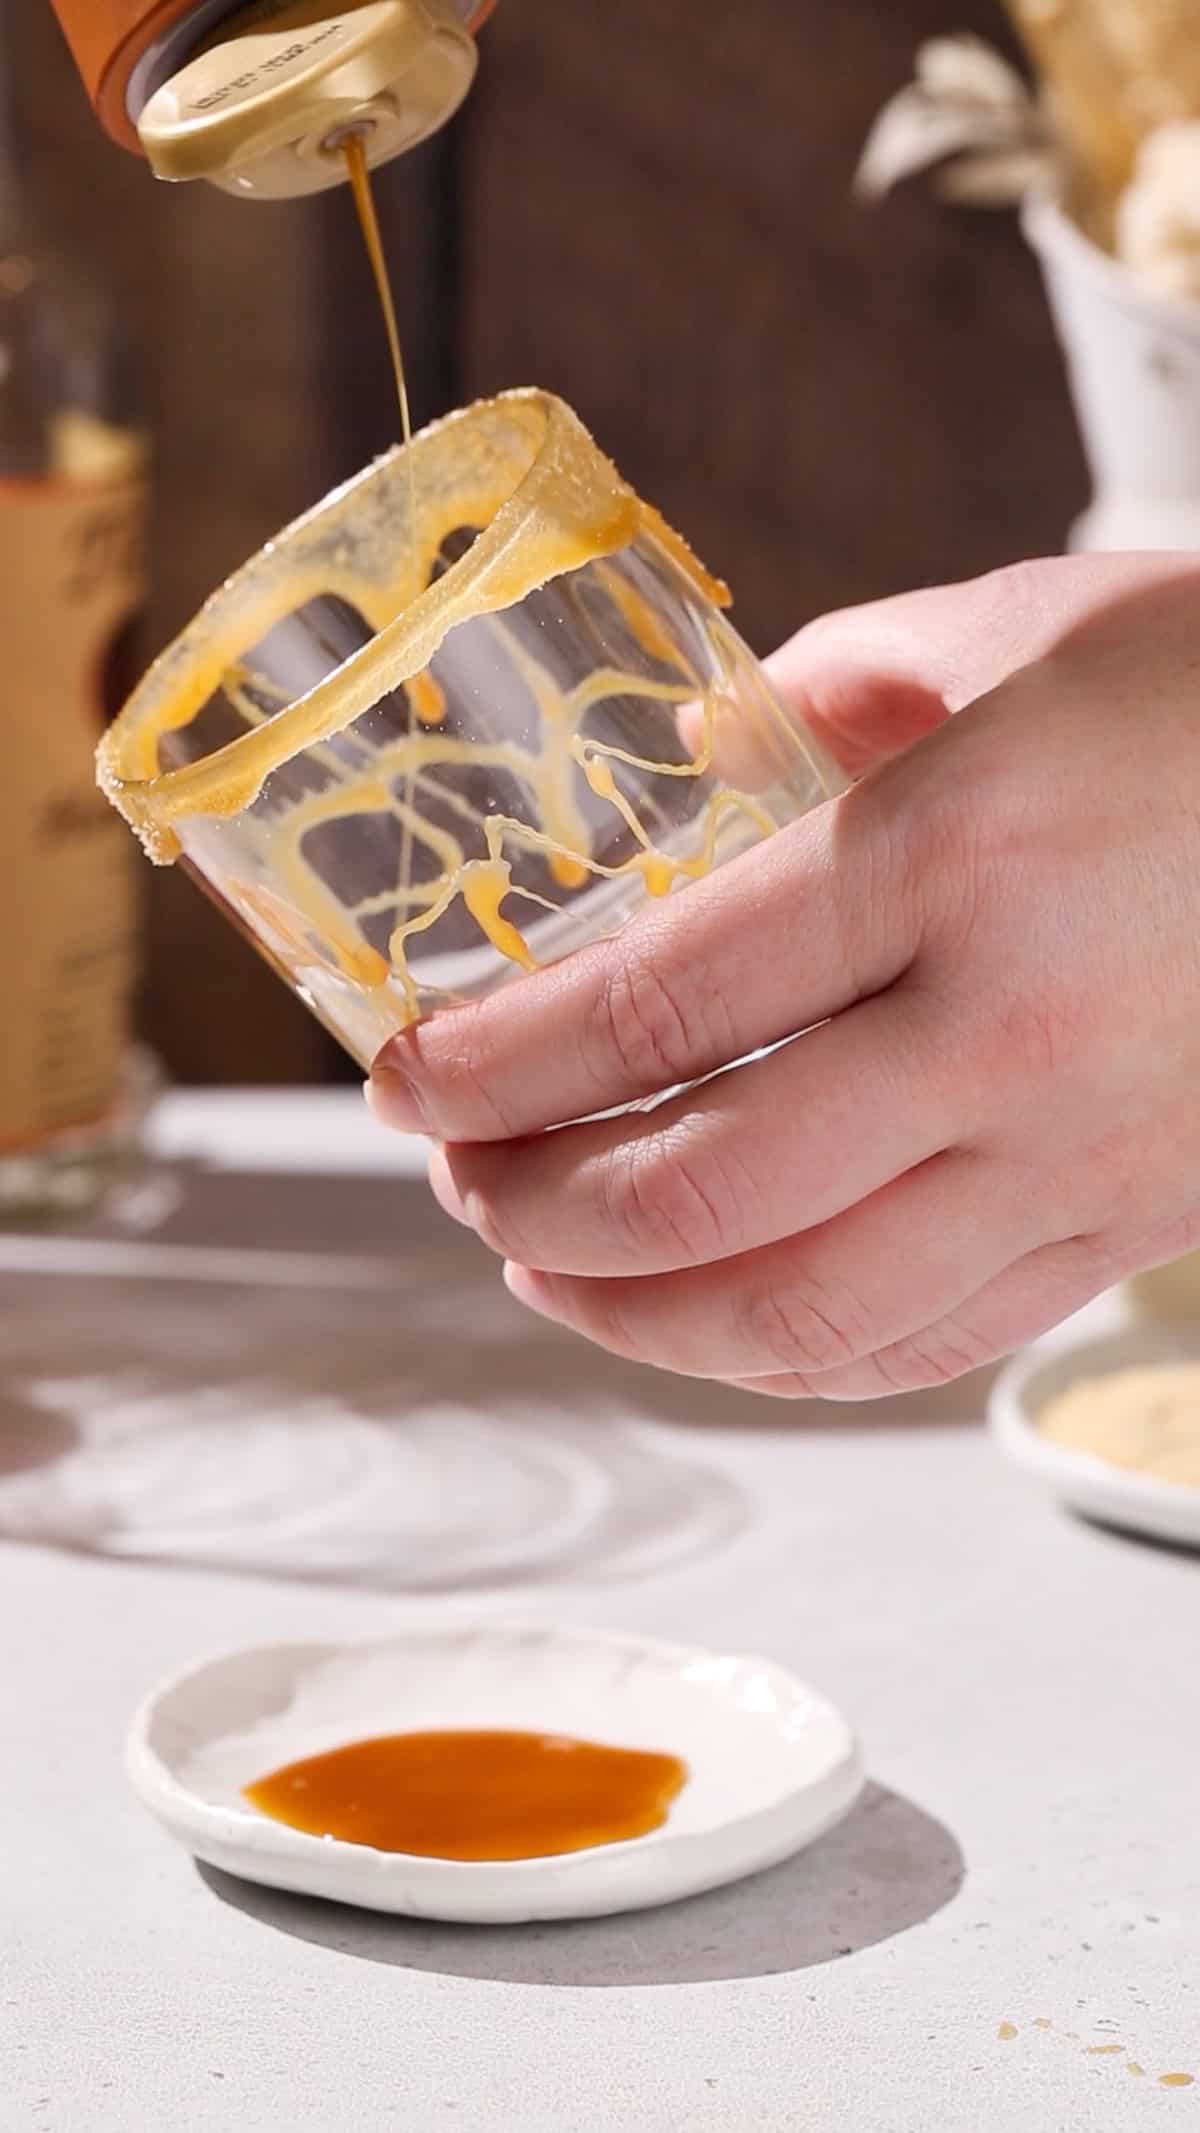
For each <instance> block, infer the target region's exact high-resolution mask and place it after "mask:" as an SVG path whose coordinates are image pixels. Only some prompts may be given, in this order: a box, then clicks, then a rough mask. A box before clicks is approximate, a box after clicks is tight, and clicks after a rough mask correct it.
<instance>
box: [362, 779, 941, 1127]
mask: <svg viewBox="0 0 1200 2133" xmlns="http://www.w3.org/2000/svg"><path fill="white" fill-rule="evenodd" d="M905 872H906V868H905V861H904V858H903V855H902V852H901V849H900V846H899V843H898V840H896V838H895V837H894V835H893V834H892V831H891V829H890V826H889V824H888V822H887V819H886V816H885V814H884V813H883V811H881V810H880V809H878V808H876V807H874V806H873V805H872V804H871V803H870V802H869V800H868V798H867V796H865V795H861V794H855V793H851V794H848V795H847V796H846V797H845V798H844V799H843V800H841V801H839V802H837V803H836V804H835V805H833V806H829V807H823V808H820V809H818V810H816V811H815V812H814V813H812V814H810V815H807V816H805V817H804V819H803V820H802V821H800V822H796V823H793V824H792V825H791V826H790V827H789V828H787V829H782V830H780V831H779V832H778V833H777V834H776V835H775V836H773V837H770V838H768V839H767V840H766V842H765V843H763V844H761V845H758V846H756V847H755V848H754V849H753V850H752V851H749V852H746V853H745V854H743V855H742V857H740V858H738V859H735V860H733V861H731V862H730V863H729V865H728V866H725V867H721V868H719V869H718V871H717V872H716V873H715V874H713V875H711V876H710V877H709V878H708V879H707V880H705V881H701V882H697V883H696V884H695V885H694V886H692V887H690V888H689V889H688V890H687V892H686V894H685V895H683V896H679V897H670V898H668V899H667V900H666V901H665V902H664V903H662V904H660V905H657V906H655V907H652V908H651V909H648V910H645V911H643V912H641V913H640V914H639V915H638V917H637V918H636V919H634V921H633V922H632V923H631V924H630V925H628V926H627V927H626V928H625V929H624V931H623V932H622V933H621V934H620V935H619V937H618V938H617V939H615V940H612V941H603V942H599V943H597V944H596V945H595V946H594V947H593V948H590V949H583V950H581V951H580V952H579V954H577V955H574V956H571V957H568V958H567V959H566V960H565V961H564V962H562V963H560V964H557V965H555V966H554V967H553V968H551V969H548V970H544V971H539V972H536V973H534V974H533V975H531V976H529V977H527V978H524V979H522V980H521V982H520V983H519V984H514V985H511V986H507V987H505V988H504V989H503V990H502V991H501V992H499V993H497V994H495V995H493V997H492V998H491V999H489V1000H486V1001H483V1002H480V1003H479V1004H478V1005H476V1006H471V1007H465V1008H457V1009H452V1010H448V1011H446V1012H445V1013H442V1014H439V1015H435V1016H434V1017H433V1018H432V1019H431V1020H430V1021H428V1022H423V1023H419V1024H418V1025H417V1026H416V1027H415V1028H413V1029H411V1030H406V1031H405V1032H404V1033H403V1034H402V1035H401V1036H399V1037H395V1038H393V1039H392V1040H391V1041H390V1043H388V1044H387V1045H385V1046H384V1048H383V1050H382V1052H381V1053H380V1055H379V1057H378V1059H377V1060H376V1062H375V1067H374V1072H373V1077H372V1092H371V1096H372V1105H373V1108H374V1109H375V1110H376V1111H377V1113H378V1114H379V1115H380V1116H381V1117H382V1119H383V1120H384V1122H385V1123H386V1124H389V1125H393V1126H396V1127H398V1128H400V1129H401V1130H403V1131H408V1132H425V1133H431V1134H433V1135H434V1136H435V1137H436V1138H438V1139H440V1140H448V1141H490V1140H500V1139H511V1138H516V1137H518V1136H521V1135H525V1134H532V1133H537V1132H539V1131H541V1130H542V1129H543V1128H544V1127H547V1126H552V1125H561V1124H563V1123H565V1122H566V1121H568V1120H571V1119H578V1118H582V1117H587V1116H589V1115H591V1114H594V1113H596V1112H599V1111H605V1110H609V1109H613V1108H615V1107H616V1106H618V1105H620V1104H628V1103H632V1102H634V1101H636V1100H637V1099H638V1098H641V1097H646V1096H651V1095H654V1094H656V1093H658V1092H660V1091H662V1090H664V1089H670V1088H672V1087H674V1086H676V1085H677V1084H679V1083H681V1082H687V1081H691V1080H694V1079H697V1078H699V1077H701V1076H703V1075H706V1074H711V1073H714V1072H715V1071H716V1070H717V1068H719V1067H723V1066H728V1065H730V1064H732V1063H733V1062H734V1061H735V1060H737V1059H739V1058H744V1057H745V1056H746V1055H747V1054H748V1053H750V1052H753V1051H756V1050H758V1049H759V1048H760V1047H761V1046H763V1045H768V1044H774V1043H776V1042H778V1041H779V1040H781V1039H783V1038H785V1037H790V1036H794V1035H795V1034H796V1033H797V1032H798V1031H800V1030H803V1029H805V1028H809V1027H811V1026H812V1025H813V1024H814V1023H817V1022H821V1021H823V1020H824V1019H825V1018H826V1017H828V1016H830V1015H834V1014H837V1013H838V1012H839V1011H840V1010H841V1009H843V1008H845V1007H847V1006H849V1005H851V1004H852V1003H853V1002H855V1001H856V1000H860V999H862V998H864V997H866V996H867V995H869V994H872V993H876V992H879V991H880V990H882V989H883V988H884V987H885V986H887V985H889V984H890V983H891V982H892V980H893V979H894V978H896V977H897V976H898V975H899V974H900V972H901V971H903V970H904V969H905V967H906V966H907V964H908V963H909V961H910V960H911V958H912V956H913V954H914V953H915V950H916V946H917V942H918V939H919V935H920V921H919V916H918V912H917V907H916V902H915V897H914V895H913V893H912V891H911V889H910V887H909V885H908V883H907V881H906V878H905Z"/></svg>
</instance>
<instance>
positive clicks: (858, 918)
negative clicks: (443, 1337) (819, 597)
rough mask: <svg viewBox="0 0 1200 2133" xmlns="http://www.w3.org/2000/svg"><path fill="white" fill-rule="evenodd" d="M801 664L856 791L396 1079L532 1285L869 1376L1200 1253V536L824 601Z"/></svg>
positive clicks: (990, 1350) (703, 1338)
mask: <svg viewBox="0 0 1200 2133" xmlns="http://www.w3.org/2000/svg"><path fill="white" fill-rule="evenodd" d="M774 672H775V678H776V682H777V685H778V687H779V688H780V691H781V693H782V694H783V695H784V697H785V700H787V701H788V702H789V703H790V704H791V705H792V706H793V707H794V709H795V711H796V712H797V713H798V714H802V715H804V716H805V717H808V718H810V719H811V720H812V722H813V723H814V725H816V726H817V727H818V728H819V729H820V730H821V732H822V734H823V737H824V738H825V739H826V740H827V741H828V742H829V743H830V745H832V747H833V748H834V750H835V752H836V753H837V754H838V755H839V756H840V757H841V759H842V760H843V762H844V763H845V764H846V766H847V767H848V768H850V769H853V770H855V771H858V770H860V769H862V768H864V767H865V766H868V765H870V766H873V767H870V768H869V769H868V772H867V775H866V776H864V777H863V779H862V782H861V783H859V784H858V785H856V786H855V787H854V788H853V789H852V790H851V791H850V792H849V793H847V794H846V795H845V796H844V797H842V798H841V799H839V800H837V801H834V802H831V803H830V804H829V805H828V806H826V807H824V808H822V809H820V810H818V811H817V812H816V813H814V814H812V815H810V816H808V817H806V818H805V819H804V820H802V821H800V822H798V823H795V824H793V825H792V826H791V827H789V828H787V829H785V830H781V831H780V832H779V833H778V834H777V835H776V836H774V837H773V838H771V839H770V840H768V841H767V842H766V843H765V844H763V845H761V846H759V847H758V848H757V849H755V850H754V851H752V852H750V853H748V854H747V855H746V856H744V857H743V858H740V859H738V860H736V861H734V862H733V863H731V864H730V865H729V866H728V867H726V868H724V869H722V870H721V871H719V872H718V873H716V874H715V875H713V876H711V877H710V878H709V879H708V880H707V881H704V882H701V883H698V884H697V885H696V886H695V887H692V888H689V889H688V890H687V891H686V893H685V894H683V895H682V896H680V897H677V898H671V899H669V900H668V901H667V902H665V903H664V904H662V905H660V906H657V907H653V908H651V909H649V910H647V911H646V912H644V913H643V914H641V915H640V916H639V918H638V919H637V920H636V921H635V922H634V923H633V924H631V925H630V926H629V927H627V928H626V930H625V931H624V933H623V934H622V935H621V936H620V937H619V938H618V939H617V940H615V941H610V942H605V943H602V944H600V945H598V946H596V947H594V948H592V949H590V950H587V951H585V952H583V953H581V954H580V955H578V956H576V957H573V958H571V959H570V960H568V961H567V962H565V963H562V964H560V965H559V966H557V967H556V968H553V969H550V970H546V971H544V972H540V973H538V974H537V975H535V976H531V977H528V978H525V979H522V980H521V981H520V982H519V983H517V984H514V985H512V986H510V987H508V988H506V989H505V990H504V991H502V992H501V993H499V994H497V995H496V996H495V997H494V998H492V999H491V1000H488V1001H486V1002H483V1003H481V1004H479V1005H477V1006H472V1007H468V1008H463V1009H458V1010H455V1011H453V1012H450V1013H446V1014H444V1015H439V1016H437V1017H435V1018H434V1019H433V1020H432V1021H430V1022H428V1023H425V1024H423V1025H421V1026H419V1027H418V1028H416V1029H414V1030H412V1031H409V1032H407V1033H406V1034H405V1035H404V1036H403V1037H401V1038H397V1039H395V1040H393V1042H392V1043H391V1044H389V1045H388V1046H387V1047H386V1048H385V1050H384V1052H383V1053H382V1054H381V1057H380V1059H379V1060H378V1061H377V1063H376V1069H375V1075H374V1081H373V1100H374V1102H375V1105H376V1107H377V1109H378V1110H379V1111H380V1113H381V1114H382V1115H383V1116H384V1117H385V1118H386V1119H388V1120H389V1121H390V1122H391V1123H393V1124H395V1125H398V1126H401V1127H406V1128H409V1129H412V1128H417V1129H419V1130H423V1131H426V1132H428V1133H430V1134H432V1135H433V1136H435V1137H436V1138H437V1139H438V1140H439V1141H442V1142H444V1143H446V1145H445V1146H444V1147H443V1148H441V1149H439V1150H438V1151H437V1152H436V1153H435V1156H434V1159H433V1167H432V1172H431V1175H432V1179H433V1184H434V1190H435V1192H436V1193H437V1196H438V1198H439V1200H440V1201H441V1203H442V1205H443V1206H444V1207H445V1208H446V1209H447V1210H448V1212H450V1213H452V1214H454V1215H456V1216H457V1217H458V1218H459V1219H460V1220H462V1221H465V1222H468V1223H470V1224H472V1225H473V1226H474V1228H476V1229H477V1230H478V1231H479V1233H480V1235H481V1236H482V1237H483V1238H484V1239H485V1240H486V1242H487V1243H488V1244H490V1245H492V1246H493V1247H494V1249H495V1250H496V1251H497V1252H499V1253H501V1254H503V1255H504V1257H505V1259H506V1260H507V1261H508V1267H507V1269H506V1273H507V1278H508V1281H509V1285H510V1287H511V1288H512V1290H513V1292H514V1294H515V1295H517V1296H519V1297H520V1298H522V1299H523V1300H524V1301H525V1302H526V1303H528V1304H530V1305H531V1306H532V1307H533V1308H534V1309H536V1310H538V1311H540V1312H543V1313H544V1314H545V1315H546V1316H548V1317H550V1318H554V1319H558V1320H560V1321H562V1322H564V1323H565V1324H568V1325H570V1326H574V1327H576V1328H577V1329H578V1330H579V1331H580V1332H581V1333H584V1334H586V1335H588V1336H589V1337H590V1338H591V1339H592V1340H595V1341H598V1342H599V1343H600V1344H601V1345H602V1346H604V1347H607V1348H611V1349H613V1350H615V1351H616V1352H617V1353H618V1354H621V1355H626V1356H633V1357H636V1358H639V1359H641V1360H643V1361H646V1362H650V1363H657V1364H660V1365H662V1366H664V1367H665V1368H667V1369H671V1370H676V1371H682V1372H685V1373H688V1374H690V1375H694V1376H700V1377H712V1378H718V1379H724V1380H726V1381H728V1382H730V1383H732V1384H737V1385H742V1386H750V1387H752V1388H753V1389H755V1390H757V1391H760V1392H764V1393H768V1394H774V1395H777V1396H784V1397H788V1396H791V1397H796V1396H803V1395H821V1396H823V1397H826V1398H832V1399H860V1398H867V1397H872V1396H876V1395H880V1394H885V1393H889V1392H894V1391H897V1390H910V1389H913V1388H916V1387H920V1386H928V1385H933V1384H936V1383H939V1382H942V1381H944V1380H947V1379H949V1378H952V1377H954V1376H956V1375H958V1374H959V1373H960V1372H963V1371H965V1370H968V1369H971V1368H973V1367H975V1366H977V1365H980V1364H983V1363H986V1362H988V1361H990V1360H992V1359H993V1358H995V1357H997V1356H999V1355H1002V1354H1004V1353H1005V1352H1006V1351H1008V1350H1009V1349H1011V1348H1013V1347H1015V1346H1017V1345H1018V1344H1019V1343H1020V1342H1022V1341H1024V1340H1026V1339H1028V1338H1030V1337H1032V1336H1033V1335H1035V1334H1036V1333H1038V1332H1040V1331H1042V1330H1044V1329H1045V1328H1046V1327H1047V1326H1049V1325H1051V1324H1054V1323H1056V1322H1057V1321H1058V1320H1059V1319H1060V1318H1063V1317H1065V1316H1066V1315H1067V1314H1068V1313H1069V1312H1070V1311H1072V1310H1074V1309H1076V1308H1078V1307H1080V1306H1081V1305H1082V1304H1083V1303H1085V1302H1086V1301H1087V1300H1088V1299H1089V1298H1090V1297H1092V1296H1093V1295H1096V1294H1097V1293H1098V1292H1099V1291H1100V1290H1101V1289H1103V1288H1105V1287H1107V1286H1109V1285H1110V1284H1111V1283H1112V1282H1114V1281H1115V1280H1117V1279H1118V1278H1120V1277H1121V1276H1122V1275H1124V1274H1126V1273H1129V1272H1132V1271H1134V1270H1136V1269H1139V1268H1142V1267H1146V1266H1150V1265H1152V1264H1156V1263H1158V1262H1161V1261H1163V1260H1166V1259H1169V1258H1172V1257H1174V1256H1176V1255H1177V1254H1180V1253H1182V1252H1184V1251H1187V1250H1190V1249H1191V1248H1192V1247H1193V1246H1194V1245H1195V1244H1197V1243H1200V1102H1198V1101H1197V1091H1198V1090H1200V563H1196V562H1191V561H1189V560H1188V559H1186V558H1184V557H1164V556H1145V557H1126V558H1102V559H1101V558H1087V559H1083V558H1079V559H1072V560H1062V561H1054V562H1045V563H1033V564H1027V565H1022V566H1020V567H1019V568H1017V569H1015V570H1012V571H1006V572H1001V573H998V574H997V575H996V576H994V577H990V578H985V579H982V580H979V581H977V582H975V583H973V584H968V585H964V586H959V587H953V588H949V589H946V590H941V591H936V592H929V593H918V594H915V595H912V596H909V597H905V598H902V599H897V600H890V601H886V602H883V603H881V604H880V605H879V606H877V607H873V608H866V609H862V610H859V611H857V612H855V613H851V614H847V615H842V616H835V617H833V618H831V619H829V620H826V621H824V622H821V623H818V624H816V625H815V626H813V627H812V628H811V629H808V630H805V631H802V632H801V634H800V635H799V636H798V637H797V638H795V639H794V640H793V641H792V643H791V644H790V645H788V646H786V647H785V648H784V649H783V651H781V652H780V653H779V654H777V656H776V659H775V661H774ZM968 705H969V706H970V708H969V709H967V710H965V712H964V714H963V715H962V716H959V717H956V718H950V717H949V715H948V714H949V713H950V712H951V711H954V710H961V709H962V707H964V706H968ZM909 743H912V744H913V745H908V744H909ZM897 750H900V751H902V752H899V753H897V752H896V751H897ZM816 1025H819V1026H816ZM800 1031H807V1032H808V1034H805V1035H802V1036H799V1037H798V1038H797V1041H796V1042H794V1043H791V1044H788V1045H786V1046H785V1047H784V1048H783V1049H782V1050H778V1051H775V1052H773V1053H771V1054H770V1055H769V1056H768V1057H766V1058H760V1059H757V1060H754V1061H753V1062H751V1063H749V1064H744V1065H740V1066H738V1067H737V1068H736V1070H735V1071H734V1072H732V1073H728V1074H723V1075H720V1076H718V1078H717V1079H715V1080H713V1081H711V1082H709V1083H707V1084H706V1085H705V1086H704V1087H702V1088H699V1089H693V1090H691V1091H690V1092H689V1093H688V1094H686V1095H683V1096H679V1097H676V1098H673V1099H671V1100H669V1101H668V1102H666V1103H665V1104H663V1105H662V1106H661V1107H659V1108H658V1109H656V1110H654V1111H653V1112H651V1113H650V1114H648V1115H647V1114H640V1115H633V1116H629V1115H626V1116H623V1117H620V1118H616V1119H608V1120H605V1121H603V1122H600V1123H593V1124H587V1125H571V1126H568V1127H567V1128H566V1129H565V1130H564V1131H561V1132H558V1133H553V1134H546V1135H543V1132H542V1129H543V1128H545V1127H548V1126H552V1125H557V1124H561V1123H562V1122H563V1121H566V1120H570V1119H573V1118H575V1119H577V1118H579V1117H581V1116H583V1115H584V1114H587V1113H592V1112H597V1111H600V1110H604V1109H607V1108H609V1107H611V1106H615V1105H619V1104H623V1103H628V1102H629V1101H631V1100H633V1099H636V1098H644V1097H646V1096H648V1095H650V1094H652V1093H654V1092H655V1091H660V1090H663V1089H667V1088H671V1087H673V1086H676V1085H677V1084H679V1083H680V1082H683V1081H686V1080H689V1079H692V1078H694V1077H697V1076H701V1075H707V1074H711V1073H713V1072H714V1071H715V1070H716V1069H717V1068H719V1067H722V1066H727V1065H729V1064H730V1063H731V1062H734V1061H737V1060H740V1059H744V1058H745V1056H746V1054H748V1053H750V1052H751V1051H754V1050H755V1049H756V1048H758V1047H761V1046H764V1045H768V1044H772V1043H774V1042H775V1041H776V1040H779V1039H783V1038H788V1037H792V1036H795V1035H796V1033H797V1032H800Z"/></svg>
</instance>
